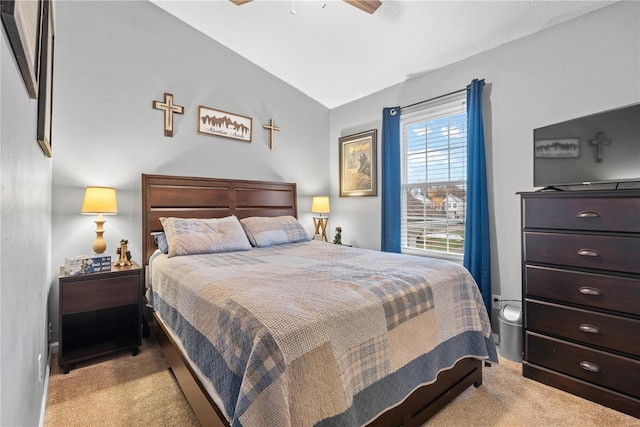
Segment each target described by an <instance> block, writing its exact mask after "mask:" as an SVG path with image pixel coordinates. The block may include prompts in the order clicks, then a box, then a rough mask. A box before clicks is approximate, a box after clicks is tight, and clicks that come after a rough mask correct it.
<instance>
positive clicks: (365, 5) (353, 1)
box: [231, 0, 382, 13]
mask: <svg viewBox="0 0 640 427" xmlns="http://www.w3.org/2000/svg"><path fill="white" fill-rule="evenodd" d="M250 1H253V0H231V3H233V4H237V5H238V6H240V5H242V4H245V3H249V2H250ZM342 1H344V2H345V3H349V4H350V5H351V6H355V7H357V8H358V9H360V10H364V11H365V12H367V13H373V12H375V11H376V10H377V9H378V8H379V7H380V5H381V4H382V2H381V1H380V0H342Z"/></svg>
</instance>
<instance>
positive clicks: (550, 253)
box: [524, 232, 640, 273]
mask: <svg viewBox="0 0 640 427" xmlns="http://www.w3.org/2000/svg"><path fill="white" fill-rule="evenodd" d="M524 240H525V242H524V257H525V262H539V263H545V264H558V265H567V266H573V267H582V268H593V269H599V270H611V271H621V272H628V273H640V262H638V254H640V238H634V237H617V236H599V235H584V234H560V233H536V232H526V233H524Z"/></svg>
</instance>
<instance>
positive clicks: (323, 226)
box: [311, 196, 330, 242]
mask: <svg viewBox="0 0 640 427" xmlns="http://www.w3.org/2000/svg"><path fill="white" fill-rule="evenodd" d="M329 212H330V209H329V197H327V196H318V197H314V198H313V201H312V202H311V213H314V214H316V213H317V214H319V216H314V217H313V225H314V227H315V229H316V231H315V236H314V239H315V238H316V237H322V240H324V241H325V242H326V241H327V222H328V221H329V216H322V214H323V213H326V214H328V213H329Z"/></svg>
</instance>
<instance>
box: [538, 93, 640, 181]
mask: <svg viewBox="0 0 640 427" xmlns="http://www.w3.org/2000/svg"><path fill="white" fill-rule="evenodd" d="M533 140H534V142H533V144H534V147H533V158H534V162H533V185H534V187H555V186H563V185H577V184H598V183H612V182H627V181H640V104H636V105H632V106H628V107H623V108H618V109H615V110H611V111H605V112H603V113H598V114H593V115H590V116H586V117H580V118H577V119H573V120H567V121H565V122H561V123H556V124H553V125H550V126H545V127H541V128H538V129H534V131H533Z"/></svg>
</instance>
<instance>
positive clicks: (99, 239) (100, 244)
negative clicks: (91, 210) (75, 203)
mask: <svg viewBox="0 0 640 427" xmlns="http://www.w3.org/2000/svg"><path fill="white" fill-rule="evenodd" d="M93 222H95V223H96V240H94V241H93V252H95V253H96V254H97V255H100V254H103V253H104V251H106V250H107V242H105V241H104V237H103V234H104V223H105V222H107V221H103V220H102V218H99V219H97V220H95V221H93Z"/></svg>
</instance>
